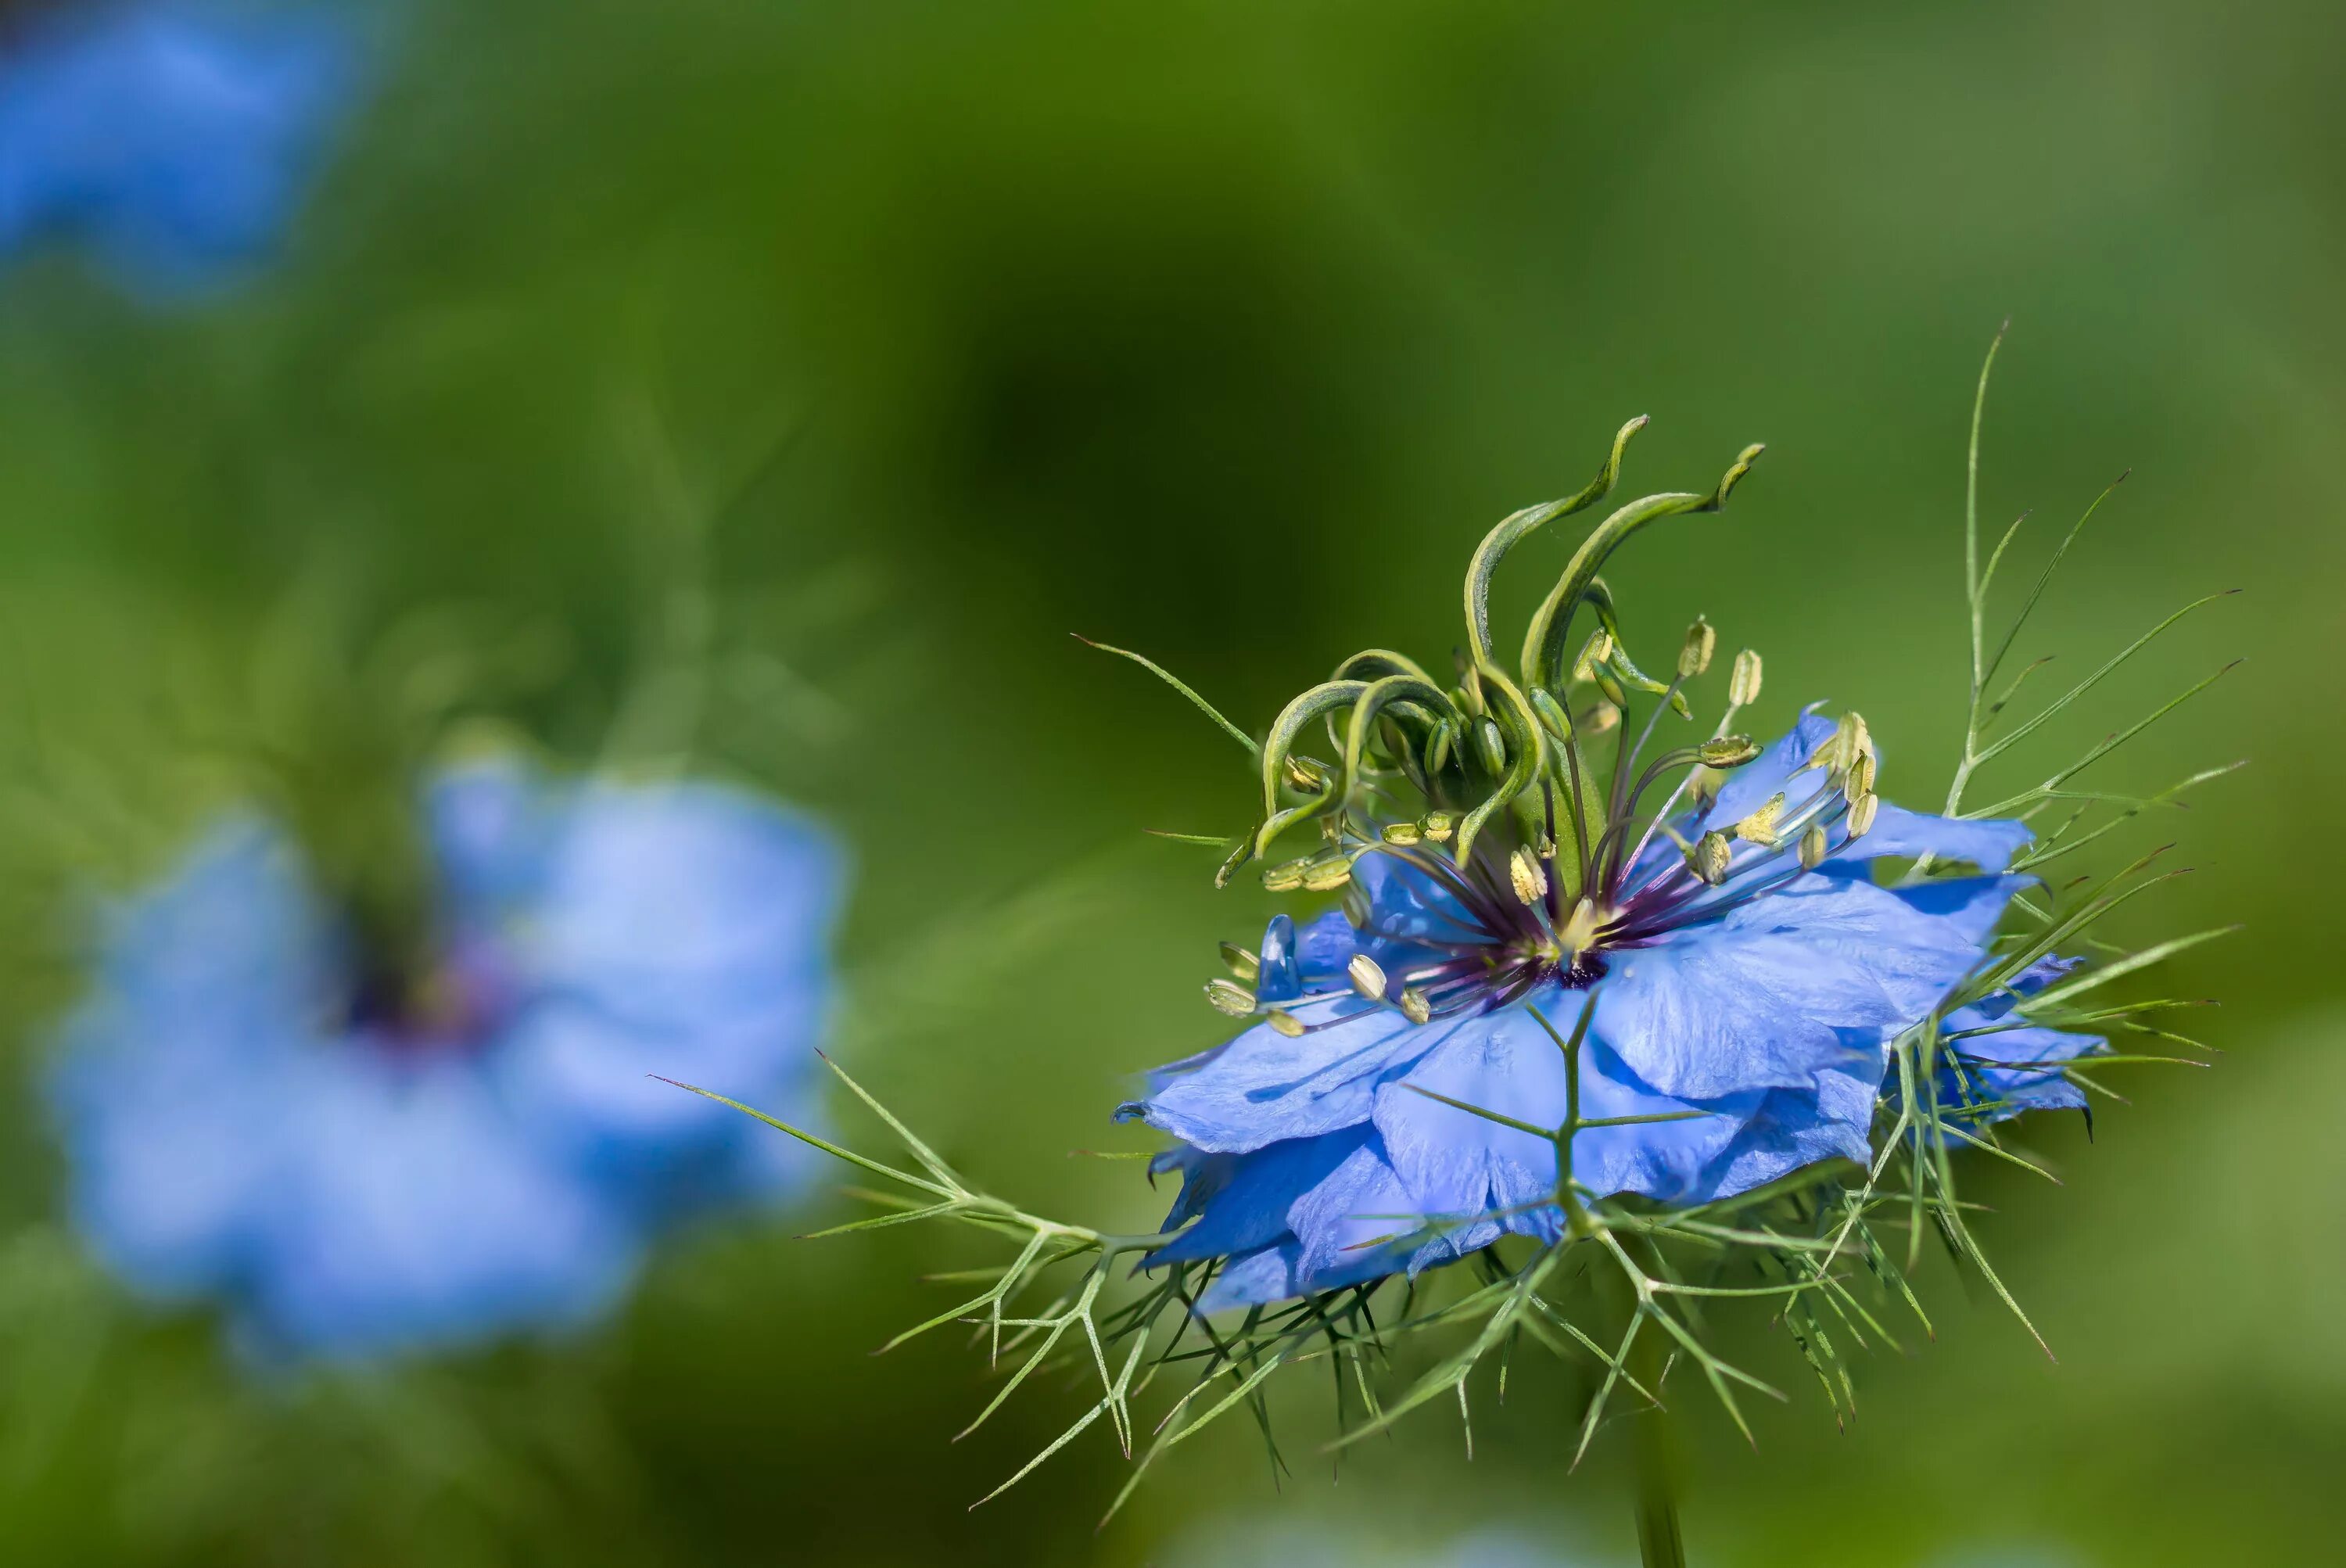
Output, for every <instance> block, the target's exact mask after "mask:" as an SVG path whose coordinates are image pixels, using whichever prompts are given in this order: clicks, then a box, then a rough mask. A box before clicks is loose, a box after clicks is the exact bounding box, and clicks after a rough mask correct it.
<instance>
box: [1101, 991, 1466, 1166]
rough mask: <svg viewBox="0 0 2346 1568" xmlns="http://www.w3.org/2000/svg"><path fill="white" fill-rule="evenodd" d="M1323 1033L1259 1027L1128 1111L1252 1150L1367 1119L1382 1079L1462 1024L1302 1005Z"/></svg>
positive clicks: (1206, 1144)
mask: <svg viewBox="0 0 2346 1568" xmlns="http://www.w3.org/2000/svg"><path fill="white" fill-rule="evenodd" d="M1294 1016H1295V1017H1296V1018H1297V1019H1299V1020H1301V1021H1302V1022H1303V1023H1308V1024H1313V1025H1323V1024H1324V1025H1325V1027H1315V1028H1314V1029H1313V1030H1312V1032H1311V1033H1307V1034H1303V1035H1301V1036H1299V1037H1296V1038H1292V1039H1290V1037H1288V1036H1287V1035H1284V1034H1281V1033H1279V1032H1278V1031H1277V1030H1275V1029H1273V1028H1272V1027H1271V1026H1270V1024H1269V1023H1258V1024H1256V1025H1255V1026H1254V1027H1253V1028H1251V1029H1250V1030H1248V1031H1247V1032H1246V1033H1243V1034H1241V1035H1239V1037H1238V1038H1237V1039H1235V1040H1232V1041H1231V1042H1230V1043H1229V1044H1228V1045H1226V1046H1224V1047H1222V1048H1221V1049H1220V1050H1219V1051H1218V1052H1216V1053H1214V1054H1212V1055H1211V1056H1210V1057H1209V1059H1208V1060H1206V1061H1205V1062H1203V1063H1202V1064H1199V1066H1198V1067H1197V1068H1195V1069H1194V1070H1193V1071H1190V1072H1188V1073H1185V1074H1181V1075H1180V1076H1179V1077H1178V1078H1175V1079H1173V1080H1172V1081H1170V1082H1169V1083H1167V1084H1163V1086H1161V1087H1159V1088H1157V1089H1155V1090H1154V1091H1153V1092H1152V1093H1151V1094H1150V1095H1149V1096H1148V1098H1147V1099H1145V1100H1143V1101H1141V1102H1140V1103H1139V1104H1138V1105H1129V1106H1127V1107H1125V1109H1124V1110H1123V1111H1122V1112H1120V1113H1119V1115H1126V1116H1131V1115H1139V1116H1142V1117H1145V1118H1146V1119H1147V1120H1148V1124H1149V1125H1151V1126H1153V1127H1157V1128H1158V1129H1160V1130H1162V1131H1164V1132H1168V1133H1170V1134H1172V1135H1174V1136H1175V1137H1177V1138H1179V1139H1181V1140H1182V1141H1183V1142H1185V1143H1190V1144H1195V1145H1197V1146H1198V1147H1199V1148H1201V1149H1212V1150H1222V1151H1229V1152H1240V1153H1242V1152H1244V1151H1246V1150H1249V1149H1259V1148H1261V1147H1263V1146H1264V1145H1267V1144H1275V1143H1279V1142H1281V1141H1283V1140H1285V1139H1289V1138H1310V1137H1317V1136H1319V1135H1321V1134H1324V1133H1332V1132H1336V1131H1339V1130H1341V1129H1342V1128H1344V1127H1349V1126H1353V1125H1357V1124H1359V1123H1361V1122H1364V1121H1366V1120H1368V1118H1369V1114H1370V1111H1371V1110H1372V1106H1373V1104H1374V1100H1375V1095H1376V1087H1377V1084H1378V1083H1379V1081H1380V1080H1381V1079H1382V1077H1383V1076H1384V1075H1385V1074H1389V1073H1391V1072H1393V1071H1395V1070H1397V1069H1398V1068H1400V1067H1403V1066H1406V1065H1407V1064H1409V1063H1411V1062H1413V1061H1415V1060H1416V1059H1417V1058H1418V1057H1420V1056H1422V1055H1423V1054H1425V1053H1426V1052H1427V1051H1430V1050H1432V1049H1433V1047H1434V1046H1435V1045H1437V1044H1440V1043H1441V1042H1442V1040H1443V1038H1444V1037H1446V1036H1447V1035H1448V1034H1449V1033H1450V1032H1451V1031H1452V1030H1454V1029H1456V1028H1459V1027H1461V1026H1462V1023H1463V1022H1464V1021H1456V1020H1454V1021H1451V1022H1449V1023H1433V1024H1426V1025H1418V1024H1413V1023H1411V1022H1410V1021H1409V1020H1408V1019H1407V1018H1405V1017H1403V1015H1402V1014H1401V1013H1399V1012H1398V1011H1396V1010H1395V1009H1393V1008H1390V1007H1372V1006H1368V1005H1366V1004H1364V1003H1362V1002H1361V1001H1360V1000H1359V999H1358V998H1357V997H1353V996H1351V995H1344V996H1337V997H1329V998H1326V999H1323V1000H1321V1001H1318V1002H1310V1003H1304V1004H1303V1005H1302V1006H1301V1007H1299V1008H1296V1009H1295V1010H1294Z"/></svg>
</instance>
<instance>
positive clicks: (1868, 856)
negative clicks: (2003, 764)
mask: <svg viewBox="0 0 2346 1568" xmlns="http://www.w3.org/2000/svg"><path fill="white" fill-rule="evenodd" d="M2035 837H2036V835H2035V832H2033V831H2032V830H2030V828H2029V826H2028V824H2027V823H2025V822H2015V821H2008V820H2004V819H2001V818H1993V817H1933V816H1930V815H1928V814H1926V813H1924V812H1921V811H1909V810H1908V809H1905V808H1904V807H1903V806H1893V805H1892V804H1891V803H1890V802H1889V801H1887V800H1884V801H1882V803H1881V805H1880V806H1879V807H1878V808H1877V809H1875V811H1874V815H1873V825H1872V827H1871V828H1869V829H1867V830H1866V833H1865V836H1864V837H1863V838H1862V839H1857V840H1849V839H1847V838H1845V837H1843V836H1842V835H1841V831H1840V830H1839V829H1836V830H1835V831H1834V839H1835V848H1834V850H1833V852H1832V856H1831V858H1832V859H1833V860H1880V859H1882V858H1884V857H1887V856H1892V855H1895V856H1899V857H1902V858H1905V859H1917V860H1918V859H1920V858H1921V857H1923V856H1924V855H1930V856H1933V857H1934V858H1936V859H1937V860H1968V861H1970V862H1971V863H1972V864H1974V865H1975V866H1977V867H1979V869H1980V870H1981V871H2003V870H2004V868H2006V867H2007V866H2009V865H2011V864H2012V860H2013V857H2014V856H2015V855H2017V854H2019V853H2020V851H2021V850H2025V849H2026V848H2027V847H2028V846H2029V845H2030V844H2031V843H2032V842H2034V841H2035Z"/></svg>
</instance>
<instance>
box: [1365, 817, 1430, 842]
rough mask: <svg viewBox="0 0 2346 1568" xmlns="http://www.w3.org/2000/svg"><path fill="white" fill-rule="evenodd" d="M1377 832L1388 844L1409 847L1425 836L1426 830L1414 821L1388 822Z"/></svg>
mask: <svg viewBox="0 0 2346 1568" xmlns="http://www.w3.org/2000/svg"><path fill="white" fill-rule="evenodd" d="M1377 833H1378V836H1379V837H1380V838H1382V839H1383V840H1384V841H1385V842H1386V843H1388V844H1399V845H1401V846H1403V848H1407V847H1408V846H1409V845H1411V844H1414V843H1416V842H1417V841H1418V840H1420V839H1422V838H1423V837H1424V836H1425V830H1424V829H1423V828H1420V827H1419V826H1418V825H1417V824H1416V823H1414V822H1387V823H1386V824H1385V825H1384V826H1383V827H1382V828H1380V829H1379V830H1377Z"/></svg>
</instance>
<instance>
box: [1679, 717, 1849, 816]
mask: <svg viewBox="0 0 2346 1568" xmlns="http://www.w3.org/2000/svg"><path fill="white" fill-rule="evenodd" d="M1834 728H1835V726H1834V723H1833V721H1832V720H1831V719H1830V718H1823V717H1821V715H1819V714H1818V713H1817V712H1816V711H1815V710H1814V708H1811V709H1810V710H1808V711H1806V712H1803V713H1802V714H1801V715H1800V721H1799V722H1798V723H1796V724H1794V725H1793V726H1792V728H1790V729H1789V730H1787V731H1785V732H1784V734H1783V735H1781V736H1780V737H1779V738H1777V740H1776V742H1775V744H1774V745H1772V746H1770V747H1769V748H1768V749H1767V750H1765V751H1763V752H1761V753H1760V755H1759V756H1758V757H1755V758H1753V759H1751V760H1750V761H1749V762H1747V763H1745V764H1744V765H1743V766H1742V767H1740V768H1738V769H1732V770H1731V771H1729V773H1728V775H1727V777H1726V779H1725V780H1724V781H1723V782H1721V783H1720V785H1719V799H1718V801H1717V803H1716V804H1714V805H1713V806H1712V807H1711V809H1710V813H1709V819H1708V820H1709V821H1710V822H1712V823H1714V824H1718V825H1722V826H1723V825H1726V824H1729V823H1734V822H1739V821H1741V820H1743V819H1744V818H1746V817H1749V815H1751V813H1752V812H1754V811H1757V810H1758V809H1760V807H1762V806H1764V805H1766V804H1767V803H1768V798H1769V797H1770V796H1771V795H1775V794H1778V793H1783V794H1786V795H1789V794H1790V792H1791V789H1792V775H1793V774H1795V773H1797V772H1799V771H1800V769H1803V768H1806V767H1807V766H1808V765H1809V759H1810V758H1811V757H1814V756H1815V755H1816V754H1817V748H1818V747H1820V746H1822V745H1823V744H1824V743H1825V742H1826V741H1828V740H1830V739H1831V738H1832V734H1833V729H1834ZM1816 777H1817V779H1818V781H1819V782H1820V783H1821V782H1822V781H1823V775H1821V774H1819V775H1817V776H1816Z"/></svg>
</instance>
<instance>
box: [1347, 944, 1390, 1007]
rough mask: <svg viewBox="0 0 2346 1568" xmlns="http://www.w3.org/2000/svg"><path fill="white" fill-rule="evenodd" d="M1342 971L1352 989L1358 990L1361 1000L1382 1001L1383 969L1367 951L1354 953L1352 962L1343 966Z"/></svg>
mask: <svg viewBox="0 0 2346 1568" xmlns="http://www.w3.org/2000/svg"><path fill="white" fill-rule="evenodd" d="M1344 973H1345V976H1346V977H1347V978H1348V979H1350V980H1351V981H1352V989H1353V990H1354V991H1357V992H1359V993H1361V995H1362V999H1363V1000H1366V1001H1369V1002H1382V1001H1383V1000H1384V999H1385V972H1384V969H1383V967H1382V965H1380V964H1379V963H1378V962H1377V961H1376V960H1375V959H1373V958H1371V957H1370V956H1369V955H1368V954H1367V953H1365V952H1356V953H1354V954H1353V955H1352V962H1350V963H1348V964H1346V965H1345V966H1344Z"/></svg>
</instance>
